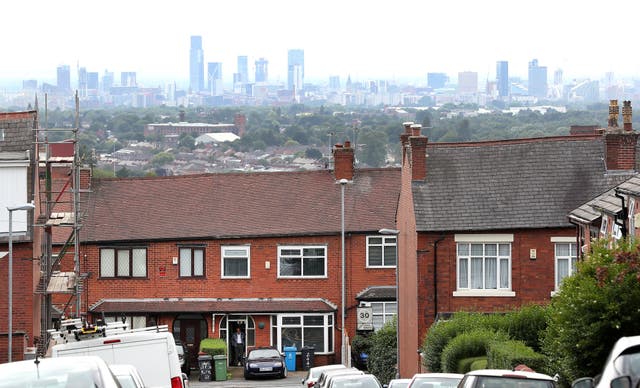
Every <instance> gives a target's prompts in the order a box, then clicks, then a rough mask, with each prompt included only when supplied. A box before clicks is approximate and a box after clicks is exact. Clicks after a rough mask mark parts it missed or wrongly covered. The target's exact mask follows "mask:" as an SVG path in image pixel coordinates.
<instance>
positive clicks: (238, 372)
mask: <svg viewBox="0 0 640 388" xmlns="http://www.w3.org/2000/svg"><path fill="white" fill-rule="evenodd" d="M227 372H228V373H227V376H230V377H231V378H230V379H227V380H223V381H200V374H199V373H198V371H197V370H193V371H191V375H190V376H189V387H190V388H205V387H206V388H214V387H233V388H254V387H278V388H286V387H296V388H302V379H303V378H305V377H306V375H307V371H305V370H296V371H289V372H288V375H287V377H286V378H284V379H279V378H269V379H267V378H264V379H251V380H245V379H244V374H243V368H242V367H240V366H238V367H228V368H227ZM214 379H215V378H214Z"/></svg>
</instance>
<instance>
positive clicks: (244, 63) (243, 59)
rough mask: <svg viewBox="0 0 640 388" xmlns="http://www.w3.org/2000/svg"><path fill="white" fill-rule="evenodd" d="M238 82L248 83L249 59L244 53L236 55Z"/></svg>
mask: <svg viewBox="0 0 640 388" xmlns="http://www.w3.org/2000/svg"><path fill="white" fill-rule="evenodd" d="M238 75H239V78H238V82H240V83H243V84H246V83H249V59H248V57H247V56H246V55H238Z"/></svg>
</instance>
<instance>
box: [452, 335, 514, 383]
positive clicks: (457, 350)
mask: <svg viewBox="0 0 640 388" xmlns="http://www.w3.org/2000/svg"><path fill="white" fill-rule="evenodd" d="M508 339H509V337H508V335H507V334H506V333H504V332H496V331H493V330H491V329H485V328H479V329H474V330H472V331H469V332H466V333H462V334H460V335H458V336H456V337H455V338H453V339H452V340H451V341H449V343H448V344H447V346H445V348H444V349H443V351H442V356H441V359H442V362H441V367H440V369H441V370H442V371H443V372H445V373H466V372H468V370H461V369H460V368H461V367H462V365H461V363H460V361H462V360H463V359H465V358H468V357H477V356H486V355H487V350H488V348H489V345H490V344H491V343H493V342H495V341H506V340H508Z"/></svg>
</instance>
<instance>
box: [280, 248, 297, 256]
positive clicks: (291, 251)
mask: <svg viewBox="0 0 640 388" xmlns="http://www.w3.org/2000/svg"><path fill="white" fill-rule="evenodd" d="M280 254H281V255H283V256H300V249H283V250H281V251H280Z"/></svg>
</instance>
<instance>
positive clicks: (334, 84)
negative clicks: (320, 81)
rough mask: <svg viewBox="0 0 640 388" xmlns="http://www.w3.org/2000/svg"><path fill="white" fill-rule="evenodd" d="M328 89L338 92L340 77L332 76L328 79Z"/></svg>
mask: <svg viewBox="0 0 640 388" xmlns="http://www.w3.org/2000/svg"><path fill="white" fill-rule="evenodd" d="M329 88H330V89H331V90H340V76H338V75H332V76H331V77H329Z"/></svg>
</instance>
